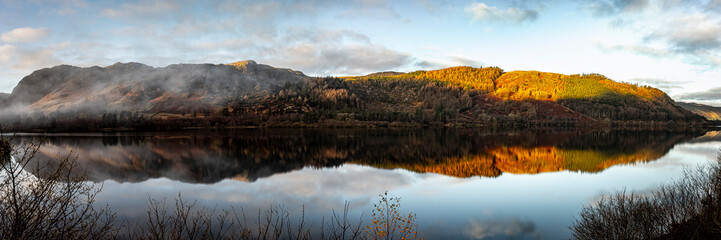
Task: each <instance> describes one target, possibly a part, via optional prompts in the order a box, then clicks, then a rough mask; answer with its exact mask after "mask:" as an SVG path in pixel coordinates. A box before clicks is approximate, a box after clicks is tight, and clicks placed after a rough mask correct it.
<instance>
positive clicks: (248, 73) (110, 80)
mask: <svg viewBox="0 0 721 240" xmlns="http://www.w3.org/2000/svg"><path fill="white" fill-rule="evenodd" d="M305 78H308V77H307V76H305V75H303V74H302V73H300V72H297V71H292V70H288V69H277V68H273V67H270V66H267V65H262V64H257V63H255V62H254V61H243V62H236V63H232V64H228V65H223V64H221V65H214V64H175V65H170V66H167V67H164V68H153V67H150V66H147V65H144V64H140V63H116V64H113V65H110V66H107V67H90V68H79V67H73V66H67V65H61V66H57V67H53V68H46V69H41V70H38V71H35V72H33V73H32V74H30V75H28V76H27V77H25V78H23V79H22V80H21V81H20V83H19V84H18V85H17V87H15V89H13V92H12V94H11V96H10V97H8V98H7V101H8V102H7V104H8V105H21V106H28V107H29V108H30V109H31V110H36V111H41V112H43V113H52V112H68V111H73V112H88V113H94V112H100V111H124V110H127V111H143V112H178V111H190V110H199V109H208V108H212V107H213V106H217V105H220V104H223V103H225V102H227V101H229V100H230V99H232V98H235V97H238V96H247V95H249V94H251V93H254V92H261V91H268V90H270V89H271V88H272V87H276V86H280V85H283V84H285V83H287V82H291V81H299V80H301V79H305Z"/></svg>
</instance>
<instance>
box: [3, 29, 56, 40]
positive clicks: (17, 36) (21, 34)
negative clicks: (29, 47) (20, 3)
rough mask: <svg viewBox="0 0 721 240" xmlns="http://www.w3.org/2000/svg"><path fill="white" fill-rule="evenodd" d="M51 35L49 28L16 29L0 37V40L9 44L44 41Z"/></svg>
mask: <svg viewBox="0 0 721 240" xmlns="http://www.w3.org/2000/svg"><path fill="white" fill-rule="evenodd" d="M48 35H49V31H48V29H47V28H29V27H23V28H16V29H13V30H11V31H9V32H5V33H3V34H2V35H0V40H1V41H3V42H8V43H15V42H32V41H37V40H40V39H43V38H45V37H47V36H48Z"/></svg>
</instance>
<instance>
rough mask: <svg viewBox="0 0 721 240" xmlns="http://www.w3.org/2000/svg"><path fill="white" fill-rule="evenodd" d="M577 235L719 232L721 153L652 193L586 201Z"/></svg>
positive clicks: (697, 235) (660, 235)
mask: <svg viewBox="0 0 721 240" xmlns="http://www.w3.org/2000/svg"><path fill="white" fill-rule="evenodd" d="M571 230H572V231H573V237H574V238H575V239H711V238H718V236H721V155H719V157H718V161H717V162H715V163H713V164H711V165H710V166H706V167H702V168H698V169H696V170H687V171H685V172H684V174H683V178H681V179H679V180H677V181H675V182H673V183H671V184H668V185H664V186H661V187H659V188H658V189H656V190H655V191H653V192H652V193H650V194H645V195H641V194H637V193H627V192H625V191H623V192H618V193H615V194H612V195H605V196H603V197H602V198H601V199H600V200H599V201H598V202H597V203H595V204H594V205H590V206H586V207H584V208H583V210H581V212H580V213H579V217H578V218H577V219H576V220H575V222H574V224H573V225H572V226H571Z"/></svg>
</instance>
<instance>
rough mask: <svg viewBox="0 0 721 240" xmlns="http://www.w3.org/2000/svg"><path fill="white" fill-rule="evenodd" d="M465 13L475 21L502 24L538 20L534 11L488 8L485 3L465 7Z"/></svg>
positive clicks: (536, 12)
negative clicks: (504, 22)
mask: <svg viewBox="0 0 721 240" xmlns="http://www.w3.org/2000/svg"><path fill="white" fill-rule="evenodd" d="M466 13H468V15H470V17H471V18H472V19H473V20H475V21H490V22H503V21H512V22H515V23H522V22H525V21H533V20H536V18H538V11H537V10H534V9H521V8H516V7H509V8H507V9H505V10H504V9H499V8H497V7H494V6H488V5H486V4H485V3H481V2H477V3H472V4H471V5H468V6H467V7H466Z"/></svg>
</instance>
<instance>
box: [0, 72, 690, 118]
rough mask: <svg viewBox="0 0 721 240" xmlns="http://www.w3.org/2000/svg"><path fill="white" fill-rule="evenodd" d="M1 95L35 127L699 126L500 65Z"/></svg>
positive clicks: (60, 84)
mask: <svg viewBox="0 0 721 240" xmlns="http://www.w3.org/2000/svg"><path fill="white" fill-rule="evenodd" d="M4 98H5V100H4V103H5V104H4V105H5V106H6V108H5V110H4V111H5V112H6V113H5V114H3V115H5V116H6V117H5V118H2V119H0V120H2V121H4V122H9V123H12V124H11V125H13V126H14V127H15V128H16V129H40V130H48V129H55V130H58V129H60V128H58V127H63V126H64V127H67V126H70V125H72V126H79V125H80V124H79V122H83V124H84V125H87V126H90V127H87V128H89V129H86V130H91V131H96V130H98V129H106V128H119V127H120V128H129V129H137V128H149V129H157V128H159V127H161V126H162V128H164V129H165V128H168V129H172V128H194V127H240V126H281V127H309V126H316V127H317V126H325V127H340V126H343V127H374V126H375V127H379V126H380V127H383V126H385V127H387V126H442V125H445V126H475V127H480V126H487V127H502V128H505V127H519V126H521V127H529V126H535V127H538V126H541V127H569V126H570V127H577V126H611V125H616V126H621V125H634V126H644V127H645V126H649V125H650V126H657V125H668V124H680V125H689V124H687V123H690V124H691V125H700V124H704V120H703V119H701V118H700V117H699V116H697V115H695V114H693V113H691V112H689V111H687V110H685V109H683V108H681V107H680V106H678V105H677V104H676V103H675V102H674V101H673V100H672V99H671V98H670V97H668V95H666V94H665V93H664V92H662V91H660V90H658V89H655V88H652V87H647V86H636V85H631V84H626V83H619V82H615V81H613V80H610V79H608V78H606V77H605V76H603V75H600V74H582V75H564V74H557V73H546V72H539V71H512V72H505V71H503V70H502V69H500V68H498V67H480V68H475V67H469V66H459V67H450V68H444V69H438V70H429V71H425V70H421V71H415V72H409V73H400V72H379V73H372V74H369V75H365V76H351V77H341V78H335V77H309V76H306V75H305V74H303V73H302V72H299V71H294V70H291V69H286V68H275V67H272V66H269V65H264V64H258V63H256V62H255V61H253V60H246V61H239V62H234V63H228V64H172V65H168V66H166V67H159V68H155V67H151V66H147V65H144V64H142V63H134V62H130V63H115V64H112V65H109V66H106V67H97V66H94V67H88V68H79V67H73V66H69V65H60V66H56V67H53V68H45V69H40V70H37V71H35V72H33V73H32V74H30V75H28V76H26V77H25V78H23V80H22V81H21V82H20V83H18V86H16V87H15V89H13V92H12V94H10V95H9V96H6V97H4ZM0 100H2V96H0ZM7 106H10V107H7ZM18 109H20V110H18ZM0 111H3V110H2V109H0ZM0 118H1V117H0ZM648 123H651V124H648ZM74 128H75V127H73V128H70V130H73V129H74ZM81 128H83V129H84V128H86V126H82V127H81ZM93 129H94V130H93Z"/></svg>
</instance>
